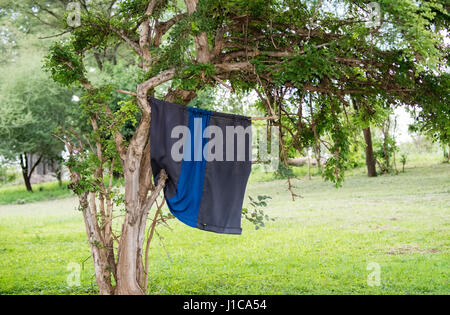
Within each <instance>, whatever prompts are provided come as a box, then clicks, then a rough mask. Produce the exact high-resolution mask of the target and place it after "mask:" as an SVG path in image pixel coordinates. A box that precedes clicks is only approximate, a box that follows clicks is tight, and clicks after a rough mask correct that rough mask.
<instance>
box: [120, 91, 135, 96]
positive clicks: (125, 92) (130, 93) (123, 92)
mask: <svg viewBox="0 0 450 315" xmlns="http://www.w3.org/2000/svg"><path fill="white" fill-rule="evenodd" d="M116 92H118V93H122V94H127V95H132V96H137V94H136V93H135V92H130V91H124V90H116Z"/></svg>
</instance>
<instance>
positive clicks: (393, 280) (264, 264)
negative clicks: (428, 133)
mask: <svg viewBox="0 0 450 315" xmlns="http://www.w3.org/2000/svg"><path fill="white" fill-rule="evenodd" d="M295 185H296V187H297V188H296V189H297V191H298V192H299V193H300V194H301V195H302V196H303V198H301V199H297V200H296V201H295V202H293V201H292V199H291V197H290V194H289V192H288V191H287V184H286V181H284V180H280V181H267V182H261V181H259V180H255V178H252V179H251V181H250V184H249V187H248V191H247V194H248V195H251V196H257V195H262V194H268V195H271V196H272V197H273V199H272V200H271V201H270V203H269V207H268V208H267V209H266V212H267V213H268V214H269V215H270V216H272V217H275V218H276V221H274V222H270V223H269V224H267V226H266V227H265V228H263V229H260V230H257V231H256V230H255V229H254V228H253V227H252V226H251V224H250V223H248V222H244V224H243V228H244V233H243V235H242V236H228V235H217V234H213V233H207V232H203V231H199V230H195V229H192V228H189V227H187V226H185V225H183V224H182V223H180V222H178V221H172V222H171V227H172V228H173V230H172V231H171V230H169V229H167V228H161V229H160V231H159V234H160V236H161V238H162V241H160V240H159V238H155V240H154V242H153V244H152V250H151V260H150V262H151V263H150V281H149V285H150V292H151V293H152V294H338V293H340V294H449V293H450V282H449V272H450V237H449V236H450V165H448V164H447V165H445V164H434V165H428V166H420V167H415V168H407V170H406V173H400V174H399V175H398V176H390V175H387V176H381V177H378V178H371V179H369V178H367V177H366V176H365V175H364V174H363V173H362V171H359V172H354V174H353V175H352V176H350V177H348V178H347V180H346V182H345V183H344V186H343V187H342V188H340V189H336V188H335V187H334V186H333V184H331V183H326V182H323V181H322V180H321V179H320V178H318V177H315V178H313V180H311V181H309V180H306V179H303V180H296V181H295ZM247 200H248V199H247ZM76 206H77V203H76V199H74V198H69V199H64V200H54V201H46V202H38V203H32V204H27V205H5V206H0V294H51V293H53V294H61V293H73V294H83V293H94V292H95V285H94V283H95V280H94V278H93V267H92V263H91V260H90V258H89V255H90V253H89V247H88V243H87V241H86V236H85V231H84V225H83V222H82V217H81V214H80V213H79V212H78V211H77V210H76ZM83 262H84V263H83ZM70 263H78V264H80V265H81V266H82V269H81V286H80V287H72V288H69V287H68V285H67V281H66V279H67V277H68V276H69V274H70V269H68V265H69V264H70ZM374 264H375V266H379V267H380V283H379V285H375V286H369V284H368V277H369V278H370V279H372V276H371V273H372V272H373V271H374V270H373V269H370V268H369V269H370V270H368V267H371V266H373V265H374ZM377 264H378V265H377Z"/></svg>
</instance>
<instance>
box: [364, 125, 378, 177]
mask: <svg viewBox="0 0 450 315" xmlns="http://www.w3.org/2000/svg"><path fill="white" fill-rule="evenodd" d="M363 134H364V140H365V141H366V165H367V176H369V177H377V169H376V165H375V156H374V154H373V146H372V133H371V131H370V127H367V128H364V129H363Z"/></svg>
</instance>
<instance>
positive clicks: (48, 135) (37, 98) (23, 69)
mask: <svg viewBox="0 0 450 315" xmlns="http://www.w3.org/2000/svg"><path fill="white" fill-rule="evenodd" d="M16 58H20V59H19V60H17V61H16V62H13V63H11V64H10V65H9V66H8V67H4V68H2V69H1V72H2V74H1V89H0V155H2V156H3V157H5V158H6V159H8V160H10V161H13V162H17V161H18V163H19V164H20V166H21V170H22V175H23V180H24V183H25V186H26V188H27V190H28V191H32V187H31V182H30V180H31V176H32V174H33V172H34V170H35V169H36V166H37V165H38V164H39V163H40V162H41V161H43V160H45V159H46V160H55V161H57V160H61V153H62V151H63V150H64V146H63V145H62V144H61V142H60V141H58V140H57V139H55V138H54V137H52V133H53V132H55V130H56V129H57V128H58V127H61V126H66V125H67V124H69V123H70V122H71V119H73V109H74V105H75V104H74V103H73V102H72V100H71V98H72V93H70V91H67V90H66V89H63V88H61V87H60V86H58V85H57V84H55V83H54V82H53V81H52V80H51V79H50V78H48V76H46V75H45V73H43V72H42V71H41V70H40V68H41V66H42V64H41V63H40V59H39V57H36V56H35V55H33V56H30V55H22V56H19V57H16ZM32 156H35V158H34V160H33V161H31V160H30V159H31V157H32Z"/></svg>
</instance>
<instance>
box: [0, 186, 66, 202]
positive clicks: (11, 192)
mask: <svg viewBox="0 0 450 315" xmlns="http://www.w3.org/2000/svg"><path fill="white" fill-rule="evenodd" d="M67 184H68V182H64V183H63V185H62V186H61V187H60V186H59V185H58V183H57V182H51V183H43V184H38V185H33V192H28V191H27V190H26V188H25V186H24V185H17V186H5V187H0V205H8V204H25V203H30V202H37V201H43V200H54V199H61V198H67V197H69V196H72V195H73V193H72V191H71V190H69V189H67Z"/></svg>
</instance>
